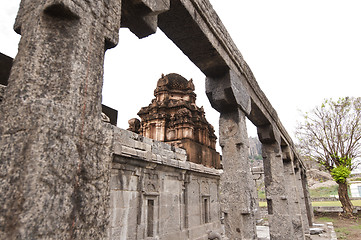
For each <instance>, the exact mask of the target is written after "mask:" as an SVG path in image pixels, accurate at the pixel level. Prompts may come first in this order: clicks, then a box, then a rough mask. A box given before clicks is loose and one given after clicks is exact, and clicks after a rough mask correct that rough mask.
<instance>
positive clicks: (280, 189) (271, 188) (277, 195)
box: [257, 125, 294, 240]
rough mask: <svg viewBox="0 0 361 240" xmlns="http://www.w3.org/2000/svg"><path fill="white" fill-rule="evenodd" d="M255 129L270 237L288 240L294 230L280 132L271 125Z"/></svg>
mask: <svg viewBox="0 0 361 240" xmlns="http://www.w3.org/2000/svg"><path fill="white" fill-rule="evenodd" d="M257 131H258V138H259V140H260V141H261V143H262V156H263V167H264V175H265V188H266V198H267V207H268V217H269V219H268V220H269V227H270V237H271V239H277V240H282V239H284V240H290V239H292V238H293V235H294V231H293V226H292V218H291V216H290V206H289V201H290V200H289V198H288V193H287V187H286V182H285V177H284V168H283V160H282V151H281V145H280V142H281V138H280V134H279V132H278V131H277V130H276V129H275V128H274V127H273V126H272V125H266V126H263V127H258V128H257Z"/></svg>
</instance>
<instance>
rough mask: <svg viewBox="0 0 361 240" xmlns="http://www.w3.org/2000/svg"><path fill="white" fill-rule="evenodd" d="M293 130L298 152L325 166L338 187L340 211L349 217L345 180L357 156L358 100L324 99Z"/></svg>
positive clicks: (360, 114) (360, 144) (359, 146)
mask: <svg viewBox="0 0 361 240" xmlns="http://www.w3.org/2000/svg"><path fill="white" fill-rule="evenodd" d="M304 118H305V119H304V122H303V123H300V124H299V126H298V127H297V130H296V135H297V138H298V140H299V146H300V150H301V153H302V155H303V156H307V157H309V158H311V159H313V160H315V161H317V162H318V163H320V164H321V165H322V166H324V167H325V169H326V171H328V172H329V173H330V174H331V176H332V177H333V179H334V180H335V181H336V183H337V184H338V195H339V199H340V202H341V204H342V208H343V210H344V212H345V213H346V214H348V215H351V214H352V210H353V206H352V203H351V201H350V198H349V196H348V189H347V178H348V177H349V176H350V173H351V170H353V169H354V168H355V167H357V166H356V161H354V160H355V159H356V158H358V157H360V156H361V141H360V139H361V126H360V121H361V98H360V97H358V98H353V97H346V98H340V99H338V100H337V101H334V100H332V99H326V100H325V101H324V102H323V103H322V105H321V106H319V107H316V108H314V109H313V110H312V111H311V112H309V113H307V112H306V113H305V114H304Z"/></svg>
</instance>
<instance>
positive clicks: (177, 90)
mask: <svg viewBox="0 0 361 240" xmlns="http://www.w3.org/2000/svg"><path fill="white" fill-rule="evenodd" d="M154 96H155V98H154V99H153V100H152V103H151V104H149V106H147V107H142V108H141V109H140V111H139V112H138V116H139V117H140V118H141V121H139V120H138V121H137V119H134V118H133V119H131V120H129V124H130V127H129V129H128V130H131V131H133V132H135V133H139V134H141V135H143V136H145V137H148V138H151V139H154V140H157V141H161V142H166V143H169V144H171V145H172V146H175V147H179V148H184V149H185V150H186V152H187V160H188V161H190V162H194V163H198V164H203V165H204V166H207V167H214V168H217V169H220V168H221V161H220V156H219V153H218V152H217V151H216V140H217V137H216V135H215V134H214V128H213V126H212V125H211V124H210V123H208V121H207V119H206V117H205V113H204V109H203V107H197V105H196V103H195V102H196V94H195V93H194V84H193V81H192V79H191V80H189V81H187V79H185V78H184V77H182V76H181V75H178V74H176V73H171V74H168V75H166V76H164V75H162V77H161V78H160V79H159V80H158V82H157V87H156V89H155V90H154ZM138 122H139V127H138V128H136V127H135V126H136V125H137V123H138Z"/></svg>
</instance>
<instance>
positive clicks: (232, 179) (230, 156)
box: [219, 110, 257, 239]
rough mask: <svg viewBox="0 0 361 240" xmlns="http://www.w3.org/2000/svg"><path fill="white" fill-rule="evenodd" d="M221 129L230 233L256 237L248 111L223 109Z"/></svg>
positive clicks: (223, 187) (222, 188) (226, 220)
mask: <svg viewBox="0 0 361 240" xmlns="http://www.w3.org/2000/svg"><path fill="white" fill-rule="evenodd" d="M219 129H220V145H221V146H222V152H223V171H224V172H223V174H222V175H221V186H220V195H221V207H222V211H223V212H224V224H225V230H226V235H227V237H228V238H229V239H256V237H257V235H256V219H255V216H254V214H255V212H254V211H255V208H256V206H254V203H255V202H254V200H253V199H252V196H253V193H252V191H254V189H252V188H251V187H252V186H253V185H252V184H250V182H251V181H253V180H252V176H251V172H250V166H249V161H248V135H247V128H246V118H245V114H244V113H243V112H242V111H241V110H239V111H235V112H229V113H221V117H220V120H219Z"/></svg>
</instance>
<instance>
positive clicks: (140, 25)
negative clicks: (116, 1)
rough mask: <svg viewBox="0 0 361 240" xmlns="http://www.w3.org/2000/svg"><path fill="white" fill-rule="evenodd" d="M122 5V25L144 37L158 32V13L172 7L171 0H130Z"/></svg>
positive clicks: (139, 36)
mask: <svg viewBox="0 0 361 240" xmlns="http://www.w3.org/2000/svg"><path fill="white" fill-rule="evenodd" d="M122 7H123V9H122V19H121V25H122V26H123V27H127V28H129V30H130V31H131V32H132V33H134V34H135V35H136V36H137V37H138V38H144V37H147V36H149V35H151V34H153V33H155V32H156V30H157V27H158V15H159V14H161V13H163V12H166V11H168V10H169V9H170V0H128V1H123V4H122Z"/></svg>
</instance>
